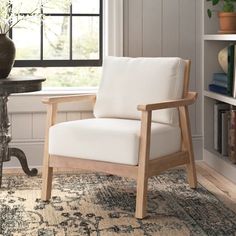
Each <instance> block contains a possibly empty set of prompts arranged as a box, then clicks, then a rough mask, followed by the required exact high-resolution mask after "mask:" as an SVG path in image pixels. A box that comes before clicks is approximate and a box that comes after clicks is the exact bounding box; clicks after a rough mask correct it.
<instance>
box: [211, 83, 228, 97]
mask: <svg viewBox="0 0 236 236" xmlns="http://www.w3.org/2000/svg"><path fill="white" fill-rule="evenodd" d="M209 90H210V91H212V92H215V93H220V94H224V95H228V88H225V87H222V86H219V85H215V84H209Z"/></svg>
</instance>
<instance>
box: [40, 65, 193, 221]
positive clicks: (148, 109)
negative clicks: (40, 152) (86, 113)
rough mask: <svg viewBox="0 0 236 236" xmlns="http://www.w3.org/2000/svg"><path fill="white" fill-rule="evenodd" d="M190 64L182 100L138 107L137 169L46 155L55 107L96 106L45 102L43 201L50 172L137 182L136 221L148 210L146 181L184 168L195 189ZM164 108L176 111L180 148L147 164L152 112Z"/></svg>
mask: <svg viewBox="0 0 236 236" xmlns="http://www.w3.org/2000/svg"><path fill="white" fill-rule="evenodd" d="M190 64H191V63H190V61H188V60H186V68H185V76H184V91H183V99H179V100H171V101H164V102H160V103H155V104H145V105H138V107H137V109H138V110H139V111H140V112H142V117H141V130H140V149H139V162H138V165H137V166H132V165H122V164H116V163H109V162H102V161H93V160H86V159H80V158H77V157H75V158H71V157H64V156H55V155H49V153H48V141H49V140H48V132H49V128H50V126H52V125H54V124H55V123H56V114H57V105H58V104H59V103H65V102H74V101H78V102H81V101H85V100H91V101H92V102H93V103H95V100H96V95H91V94H87V95H72V96H62V97H50V98H44V99H43V103H45V104H47V127H46V135H45V147H44V161H43V184H42V196H41V197H42V200H44V201H48V200H49V199H50V197H51V190H52V175H53V168H54V167H57V168H80V169H86V170H91V171H101V172H105V173H110V174H114V175H119V176H124V177H129V178H133V179H135V180H136V181H137V196H136V211H135V217H136V218H140V219H142V218H144V217H145V216H146V211H147V210H146V209H147V189H148V178H149V177H151V176H155V175H158V174H160V173H161V172H163V171H165V170H167V169H169V168H172V167H176V166H179V165H186V170H187V176H188V182H189V185H190V187H191V188H196V187H197V177H196V168H195V162H194V153H193V146H192V139H191V130H190V122H189V113H188V105H190V104H193V103H194V102H195V100H196V98H197V93H196V92H188V87H189V74H190ZM166 108H177V109H178V111H179V118H180V128H181V133H182V146H181V150H180V151H179V152H176V153H173V154H171V155H168V156H163V157H158V158H157V159H154V160H149V151H150V133H151V124H152V122H151V120H152V111H154V110H159V109H166Z"/></svg>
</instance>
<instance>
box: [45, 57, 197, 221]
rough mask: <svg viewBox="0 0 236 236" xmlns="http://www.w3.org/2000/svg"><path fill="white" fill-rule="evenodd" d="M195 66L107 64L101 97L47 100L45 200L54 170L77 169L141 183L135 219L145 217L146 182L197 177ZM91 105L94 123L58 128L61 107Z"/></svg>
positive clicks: (139, 61) (150, 61)
mask: <svg viewBox="0 0 236 236" xmlns="http://www.w3.org/2000/svg"><path fill="white" fill-rule="evenodd" d="M189 71H190V61H186V60H183V59H181V58H124V57H123V58H122V57H120V58H118V57H107V58H106V59H105V60H104V65H103V78H102V81H101V85H100V88H99V91H98V94H97V97H96V96H95V95H89V94H88V95H81V96H80V95H78V96H77V95H76V96H67V97H51V98H45V99H44V100H43V102H44V103H46V104H47V107H48V108H47V132H46V138H45V152H44V164H43V187H42V199H43V200H45V201H46V200H49V199H50V197H51V187H52V174H53V167H58V168H60V167H62V168H80V169H88V170H93V171H101V172H106V173H110V174H115V175H120V176H125V177H130V178H133V179H135V180H137V196H136V212H135V216H136V217H137V218H144V217H145V216H146V206H147V184H148V178H149V177H151V176H154V175H158V174H159V173H161V172H162V171H164V170H167V169H169V168H172V167H175V166H178V165H183V164H185V165H186V170H187V175H188V181H189V184H190V187H191V188H196V186H197V179H196V170H195V163H194V155H193V148H192V141H191V132H190V123H189V114H188V105H190V104H192V103H194V101H195V100H196V97H197V94H196V93H195V92H188V85H189ZM86 99H88V100H91V101H93V102H94V104H95V105H94V115H95V118H92V119H85V120H76V121H69V122H63V123H59V124H55V120H56V112H57V104H59V103H63V102H71V101H78V102H80V101H82V100H86Z"/></svg>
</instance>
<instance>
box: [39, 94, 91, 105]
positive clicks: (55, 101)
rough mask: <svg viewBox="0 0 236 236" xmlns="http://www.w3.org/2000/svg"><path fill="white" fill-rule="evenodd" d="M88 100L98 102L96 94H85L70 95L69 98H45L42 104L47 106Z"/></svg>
mask: <svg viewBox="0 0 236 236" xmlns="http://www.w3.org/2000/svg"><path fill="white" fill-rule="evenodd" d="M87 100H94V101H95V100H96V95H95V94H84V95H69V96H55V97H45V98H43V99H42V102H43V103H45V104H58V103H66V102H81V101H87Z"/></svg>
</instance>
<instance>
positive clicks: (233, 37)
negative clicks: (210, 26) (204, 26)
mask: <svg viewBox="0 0 236 236" xmlns="http://www.w3.org/2000/svg"><path fill="white" fill-rule="evenodd" d="M203 39H204V40H209V41H214V40H215V41H236V34H205V35H204V36H203Z"/></svg>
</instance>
